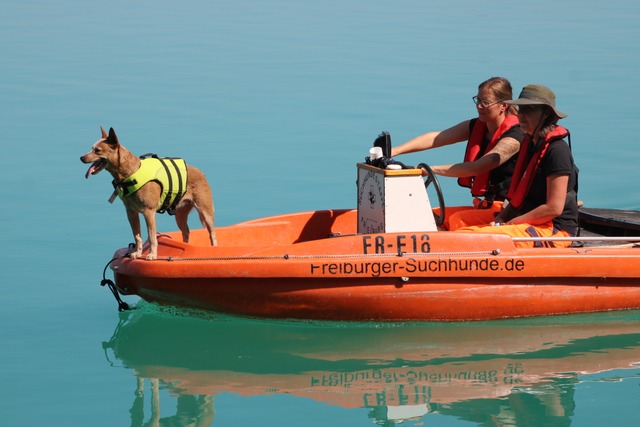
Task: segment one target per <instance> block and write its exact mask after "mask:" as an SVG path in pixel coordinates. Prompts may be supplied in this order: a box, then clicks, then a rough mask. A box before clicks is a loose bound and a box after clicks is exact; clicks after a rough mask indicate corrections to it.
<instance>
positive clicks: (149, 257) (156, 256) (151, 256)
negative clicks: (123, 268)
mask: <svg viewBox="0 0 640 427" xmlns="http://www.w3.org/2000/svg"><path fill="white" fill-rule="evenodd" d="M156 258H158V255H156V254H152V253H149V255H147V261H153V260H154V259H156Z"/></svg>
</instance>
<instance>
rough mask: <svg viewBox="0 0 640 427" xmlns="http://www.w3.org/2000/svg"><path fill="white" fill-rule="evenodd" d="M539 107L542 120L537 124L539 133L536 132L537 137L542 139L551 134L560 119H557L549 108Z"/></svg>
mask: <svg viewBox="0 0 640 427" xmlns="http://www.w3.org/2000/svg"><path fill="white" fill-rule="evenodd" d="M540 107H541V108H542V114H543V117H544V118H543V119H542V121H541V122H540V124H539V126H540V131H539V132H538V135H539V136H540V137H541V138H544V137H545V136H547V134H548V133H549V132H551V131H552V130H554V129H555V128H556V125H557V124H558V120H560V117H558V115H557V114H556V112H555V111H553V108H551V107H550V106H548V105H541V106H540Z"/></svg>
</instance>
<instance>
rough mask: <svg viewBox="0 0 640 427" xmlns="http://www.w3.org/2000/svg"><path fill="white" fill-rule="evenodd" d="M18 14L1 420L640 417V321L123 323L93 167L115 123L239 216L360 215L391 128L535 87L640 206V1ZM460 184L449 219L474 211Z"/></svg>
mask: <svg viewBox="0 0 640 427" xmlns="http://www.w3.org/2000/svg"><path fill="white" fill-rule="evenodd" d="M1 4H2V14H0V57H1V58H2V67H0V77H1V78H0V113H1V114H0V124H1V130H2V132H1V133H0V144H1V147H2V150H3V154H2V156H0V174H1V176H2V181H3V183H4V191H3V194H4V197H3V209H2V210H1V213H0V219H1V220H2V224H3V225H4V228H3V242H4V251H3V256H2V258H0V272H1V274H2V281H1V282H0V287H1V291H2V292H1V295H2V297H1V298H2V299H1V301H2V302H3V310H2V311H1V314H0V321H1V322H2V328H0V342H1V343H2V351H0V384H1V385H2V386H3V387H2V391H1V392H0V393H1V397H2V398H1V399H0V424H1V425H3V426H23V425H66V426H75V425H78V426H81V425H82V426H85V425H94V426H115V425H131V426H142V425H172V426H173V425H183V426H186V425H198V426H209V425H211V426H245V425H266V426H280V425H307V426H314V425H318V426H319V425H336V426H342V425H344V426H359V425H362V426H368V425H372V424H380V425H416V426H418V425H442V426H473V425H476V426H486V425H496V426H498V425H500V426H502V425H517V426H521V425H522V426H525V425H532V426H542V425H552V426H556V425H558V426H563V425H575V426H596V425H603V424H607V425H608V424H611V423H612V422H615V424H617V425H638V424H639V422H640V415H639V414H638V411H637V402H638V400H639V399H640V367H639V365H638V363H640V316H639V315H638V313H636V312H631V313H621V314H600V315H591V316H577V317H576V316H568V317H564V318H549V319H537V320H521V321H508V322H490V323H482V324H459V325H434V324H410V325H401V324H393V325H378V324H357V325H353V324H341V323H320V324H317V323H306V322H273V321H259V320H247V319H236V318H228V317H220V316H214V315H207V314H203V313H193V312H184V311H175V310H169V309H160V308H158V307H156V306H154V305H150V304H141V309H140V310H137V311H135V312H132V313H127V314H119V313H118V312H117V310H116V304H115V302H114V301H113V298H112V297H111V295H110V294H109V292H108V291H107V290H106V289H104V288H101V287H100V286H99V283H100V280H101V278H102V270H103V267H104V266H105V264H106V263H107V262H108V261H109V259H110V257H111V255H112V253H113V251H114V250H115V249H117V248H119V247H121V246H124V245H126V244H127V243H128V242H130V241H131V236H130V231H129V226H128V224H127V221H126V218H125V215H124V210H123V209H122V206H121V205H119V204H117V203H116V204H114V205H109V204H108V203H107V199H108V197H109V195H110V184H109V182H110V178H109V177H108V176H106V175H103V174H100V175H97V176H94V177H92V178H91V179H90V180H88V181H86V180H85V179H84V172H85V171H86V165H83V164H81V163H80V161H79V160H78V158H79V156H80V155H81V154H83V153H85V152H87V151H88V149H89V148H90V146H91V144H92V143H93V142H94V141H95V140H97V139H98V137H99V135H100V134H99V126H100V125H104V126H105V127H110V126H112V127H114V128H115V129H116V131H117V132H118V135H119V137H120V140H121V142H122V143H123V144H124V145H125V146H127V147H128V148H129V149H131V150H132V151H133V152H135V153H137V154H142V153H147V152H156V153H158V154H160V155H166V156H181V157H184V158H186V159H187V160H188V161H190V163H193V164H194V165H196V166H198V167H199V168H200V169H202V170H203V171H204V172H205V173H206V174H207V176H208V177H209V180H210V182H211V183H212V186H213V191H214V197H215V201H216V215H217V218H216V220H217V223H218V225H228V224H232V223H235V222H239V221H243V220H247V219H251V218H255V217H260V216H265V215H271V214H277V213H285V212H292V211H302V210H309V209H321V208H345V207H353V206H355V184H354V183H355V163H356V162H358V161H361V160H362V159H363V158H364V156H365V155H366V153H367V151H368V148H369V146H370V145H371V142H372V141H373V139H374V138H375V136H376V135H377V134H378V133H379V132H380V131H381V130H387V131H389V132H390V133H391V135H392V140H393V142H394V143H396V144H399V143H401V142H404V141H406V140H408V139H410V138H412V137H414V136H416V135H418V134H420V133H423V132H425V131H428V130H436V129H441V128H444V127H447V126H450V125H453V124H455V123H458V122H459V121H461V120H464V119H466V118H469V117H472V116H473V115H474V112H475V109H474V107H473V104H472V103H471V99H470V98H471V96H472V95H474V94H475V92H476V88H477V85H478V83H479V82H481V81H483V80H485V79H486V78H488V77H491V76H494V75H502V76H505V77H508V78H509V79H510V80H511V82H512V83H513V85H514V89H515V91H516V92H518V91H519V89H520V88H521V87H522V86H524V85H525V84H528V83H542V84H545V85H548V86H550V87H551V88H553V89H554V90H555V92H556V94H557V96H558V107H559V108H560V109H561V110H563V111H565V112H567V113H568V114H569V117H568V118H567V119H565V120H564V121H563V125H564V126H566V127H567V128H569V129H570V130H571V132H572V143H573V147H574V153H575V157H576V159H577V162H578V163H579V166H580V169H581V182H580V198H581V199H582V200H583V201H584V202H585V204H586V205H587V206H592V207H615V208H630V209H638V208H640V192H639V191H638V188H637V184H636V181H637V180H636V179H635V178H634V177H635V176H636V169H637V164H638V163H639V161H640V154H639V152H638V150H637V149H636V147H635V144H636V137H635V129H636V126H635V124H636V121H637V116H638V107H637V101H638V99H640V85H638V84H637V77H636V76H637V70H638V68H639V67H640V50H639V49H638V40H640V26H638V24H637V23H638V22H640V4H638V3H637V2H635V1H630V0H629V1H615V2H598V1H591V0H586V1H580V2H578V1H564V2H552V1H550V0H543V1H540V2H536V3H531V2H516V3H513V2H512V3H510V4H509V5H508V7H506V5H505V3H504V2H498V1H492V0H490V1H487V2H474V1H462V0H460V1H449V2H424V1H399V2H383V1H377V0H374V1H347V2H345V1H340V2H339V1H334V0H328V1H324V2H315V3H310V2H299V1H293V0H276V1H270V2H261V1H252V0H238V1H234V2H229V1H215V0H214V1H202V0H187V1H184V2H179V3H176V2H168V1H153V2H152V1H148V0H141V1H136V2H125V1H121V0H116V1H111V2H102V3H95V2H89V3H88V2H82V1H78V0H61V1H59V2H47V1H42V0H20V1H17V0H1ZM461 157H462V148H461V147H448V148H445V149H441V150H436V151H434V152H430V153H426V154H425V153H421V154H413V155H409V156H406V157H405V158H403V161H405V162H406V163H409V164H411V163H419V162H422V161H426V162H427V163H432V164H439V163H451V162H455V161H458V160H459V159H460V158H461ZM441 183H442V184H443V187H444V190H445V197H446V201H447V204H450V205H454V204H459V203H464V202H466V201H468V192H467V191H465V190H463V189H461V188H459V187H458V186H457V185H456V184H455V182H454V180H441ZM194 220H195V216H194ZM193 225H194V226H196V225H197V224H196V223H194V224H193ZM159 228H160V229H164V230H173V229H175V224H174V223H173V219H172V218H168V217H160V219H159ZM129 301H130V302H136V301H135V300H129Z"/></svg>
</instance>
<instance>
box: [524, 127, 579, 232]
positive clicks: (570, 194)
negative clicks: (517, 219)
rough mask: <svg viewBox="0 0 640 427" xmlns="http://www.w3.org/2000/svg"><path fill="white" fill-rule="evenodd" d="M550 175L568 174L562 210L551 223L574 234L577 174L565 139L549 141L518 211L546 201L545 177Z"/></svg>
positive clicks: (527, 209)
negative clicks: (565, 196) (565, 197)
mask: <svg viewBox="0 0 640 427" xmlns="http://www.w3.org/2000/svg"><path fill="white" fill-rule="evenodd" d="M551 175H569V184H568V186H567V199H566V200H565V203H564V210H563V211H562V214H560V216H558V217H556V218H554V219H553V225H554V226H555V227H556V228H558V229H559V230H565V231H567V232H569V233H570V234H571V235H572V236H575V235H576V232H577V230H578V195H577V189H578V186H577V184H578V175H577V169H576V168H575V166H574V162H573V156H572V154H571V149H570V148H569V145H568V144H567V143H566V142H565V141H562V140H558V141H553V142H551V143H550V145H549V148H548V149H547V152H546V153H545V155H544V156H543V157H542V161H541V162H540V167H539V168H538V172H537V173H536V176H535V178H534V179H533V184H532V185H531V189H530V190H529V194H527V196H526V198H525V200H524V202H523V204H522V208H521V209H520V212H521V213H526V212H529V211H531V210H533V209H535V208H537V207H538V206H540V205H542V204H544V203H546V201H547V177H548V176H551Z"/></svg>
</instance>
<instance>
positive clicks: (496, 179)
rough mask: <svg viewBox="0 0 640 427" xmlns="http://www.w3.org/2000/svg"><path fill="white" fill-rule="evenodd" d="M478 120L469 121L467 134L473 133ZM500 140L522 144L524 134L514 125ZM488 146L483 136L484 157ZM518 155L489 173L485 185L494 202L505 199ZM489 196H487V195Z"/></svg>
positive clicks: (486, 139)
mask: <svg viewBox="0 0 640 427" xmlns="http://www.w3.org/2000/svg"><path fill="white" fill-rule="evenodd" d="M477 120H478V119H477V118H476V119H471V122H470V123H469V133H471V132H472V131H473V127H474V126H475V124H476V121H477ZM502 138H513V139H515V140H516V141H518V142H519V143H520V144H522V140H523V139H524V132H523V131H522V129H520V125H515V126H514V127H512V128H511V129H509V130H507V131H506V132H505V133H504V134H503V135H502V137H501V138H500V139H502ZM488 144H489V138H488V137H487V135H486V134H485V136H484V140H483V141H482V150H481V153H482V155H484V154H485V153H486V151H487V145H488ZM517 154H518V153H516V154H514V155H513V156H512V157H511V158H510V159H509V160H507V161H506V162H504V163H503V164H501V165H500V166H498V167H497V168H495V169H493V170H492V171H491V172H490V173H489V183H488V184H487V193H494V194H495V200H504V199H505V198H506V197H507V191H508V190H509V185H510V184H511V177H512V176H513V171H514V170H515V168H516V160H517V159H518V156H517ZM487 196H489V194H487Z"/></svg>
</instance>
